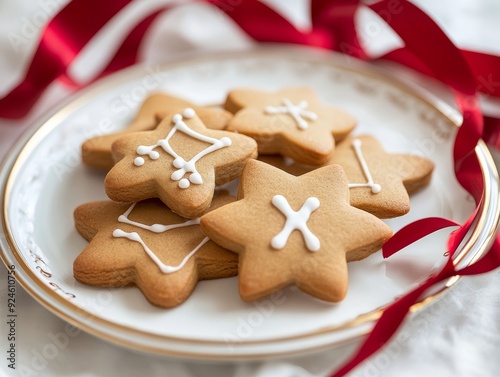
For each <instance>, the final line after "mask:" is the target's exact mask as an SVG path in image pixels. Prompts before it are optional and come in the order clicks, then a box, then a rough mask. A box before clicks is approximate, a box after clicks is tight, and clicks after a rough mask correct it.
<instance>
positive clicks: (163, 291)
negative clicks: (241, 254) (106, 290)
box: [73, 194, 238, 308]
mask: <svg viewBox="0 0 500 377" xmlns="http://www.w3.org/2000/svg"><path fill="white" fill-rule="evenodd" d="M232 200H233V199H232V198H231V197H230V196H229V195H226V194H219V195H217V196H216V197H215V198H214V201H213V204H212V207H211V209H213V208H217V207H220V206H222V205H224V204H227V203H230V202H231V201H232ZM74 218H75V225H76V229H77V230H78V232H79V233H80V234H81V235H82V236H83V237H84V238H85V239H87V240H88V241H90V243H89V245H88V246H87V247H86V248H85V249H84V250H83V251H82V253H81V254H80V255H79V256H78V257H77V258H76V260H75V261H74V264H73V274H74V276H75V278H76V280H78V281H79V282H81V283H84V284H88V285H92V286H99V287H125V286H137V287H138V288H139V289H140V290H141V291H142V292H143V294H144V296H145V297H146V298H147V299H148V300H149V301H150V302H151V303H152V304H155V305H158V306H161V307H166V308H168V307H173V306H176V305H179V304H181V303H182V302H184V301H185V300H186V299H187V298H188V297H189V296H190V295H191V292H192V291H193V290H194V288H195V286H196V284H197V282H198V281H200V280H207V279H217V278H224V277H230V276H234V275H236V274H237V270H238V267H237V263H238V257H237V256H236V255H235V254H234V253H231V252H229V251H227V250H225V249H223V248H222V247H220V246H218V245H217V244H215V243H214V242H212V241H210V240H209V239H208V238H207V237H206V236H205V235H204V234H203V232H202V230H201V228H200V226H199V219H192V220H186V219H183V218H181V217H180V216H178V215H176V214H174V213H173V212H172V211H170V210H169V209H168V208H167V207H166V206H165V205H164V204H163V203H162V202H161V201H160V200H158V199H150V200H147V201H143V202H139V203H136V204H124V203H114V202H111V201H104V202H94V203H88V204H84V205H81V206H80V207H78V208H77V209H76V210H75V212H74Z"/></svg>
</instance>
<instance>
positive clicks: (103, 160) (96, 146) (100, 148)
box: [82, 93, 232, 170]
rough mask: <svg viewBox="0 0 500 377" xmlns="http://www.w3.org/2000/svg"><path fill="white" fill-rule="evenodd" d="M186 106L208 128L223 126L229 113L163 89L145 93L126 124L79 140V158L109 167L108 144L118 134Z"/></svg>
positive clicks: (154, 123)
mask: <svg viewBox="0 0 500 377" xmlns="http://www.w3.org/2000/svg"><path fill="white" fill-rule="evenodd" d="M186 107H190V108H193V109H194V110H195V111H196V112H197V114H198V116H199V117H200V118H201V120H203V122H204V123H205V125H206V126H207V127H208V128H211V129H214V130H223V129H225V127H226V125H227V123H228V121H229V119H231V116H232V115H231V113H229V112H227V111H225V110H223V109H217V108H210V107H200V106H194V105H193V104H191V103H190V102H188V101H185V100H183V99H180V98H177V97H174V96H171V95H168V94H162V93H155V94H151V95H150V96H148V97H147V98H146V99H145V100H144V102H143V103H142V105H141V107H140V109H139V111H138V112H137V114H136V116H135V118H134V120H133V121H132V123H130V124H129V125H128V126H127V127H126V128H124V129H123V130H121V131H118V132H114V133H111V134H104V135H99V136H95V137H92V138H90V139H88V140H87V141H85V142H84V143H83V144H82V160H83V162H84V163H85V164H86V165H88V166H92V167H94V168H97V169H103V170H109V169H111V168H112V167H113V165H114V163H115V161H114V160H113V156H112V155H111V145H112V144H113V142H114V141H116V139H118V138H119V137H121V136H123V135H126V134H128V133H131V132H138V131H147V130H152V129H154V128H155V127H156V126H157V125H158V123H159V121H158V118H160V119H161V118H162V116H164V115H165V114H166V113H168V112H170V111H172V110H173V111H182V109H185V108H186Z"/></svg>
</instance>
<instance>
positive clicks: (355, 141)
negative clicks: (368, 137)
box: [352, 139, 361, 147]
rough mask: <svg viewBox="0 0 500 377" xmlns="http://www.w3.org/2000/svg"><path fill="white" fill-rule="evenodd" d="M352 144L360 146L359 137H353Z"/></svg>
mask: <svg viewBox="0 0 500 377" xmlns="http://www.w3.org/2000/svg"><path fill="white" fill-rule="evenodd" d="M352 145H353V146H354V147H360V146H361V140H359V139H354V140H353V141H352Z"/></svg>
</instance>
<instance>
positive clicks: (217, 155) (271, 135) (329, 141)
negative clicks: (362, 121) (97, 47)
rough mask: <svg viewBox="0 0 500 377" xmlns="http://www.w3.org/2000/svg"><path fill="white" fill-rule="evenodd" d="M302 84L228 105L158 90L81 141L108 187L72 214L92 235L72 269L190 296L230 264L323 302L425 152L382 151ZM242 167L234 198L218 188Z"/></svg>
mask: <svg viewBox="0 0 500 377" xmlns="http://www.w3.org/2000/svg"><path fill="white" fill-rule="evenodd" d="M355 125H356V121H355V119H354V118H353V117H352V116H351V115H349V114H347V113H346V112H344V111H342V110H340V109H337V108H334V107H331V106H328V105H326V104H323V103H321V101H320V100H319V99H318V98H317V96H316V95H315V93H314V92H313V91H311V90H310V89H309V88H304V87H296V88H287V89H283V90H280V91H279V92H277V93H267V92H264V91H260V90H250V89H237V90H232V91H231V92H229V93H228V96H227V99H226V102H225V105H224V109H220V108H209V107H198V106H194V105H193V104H190V103H188V102H187V101H185V100H181V99H179V98H176V97H172V96H169V95H166V94H153V95H151V96H150V97H148V98H147V99H146V100H145V102H144V103H143V105H142V107H141V108H140V110H139V112H138V114H137V116H136V118H135V119H134V121H133V122H132V123H131V124H130V125H128V126H127V127H126V128H125V129H124V130H123V131H121V132H119V133H115V134H110V135H105V136H99V137H95V138H92V139H89V140H87V141H86V142H85V143H84V144H83V145H82V156H83V161H84V162H85V163H86V164H87V165H89V166H92V167H94V168H99V169H106V170H109V172H108V174H107V176H106V178H105V182H104V185H105V189H106V193H107V195H108V196H109V198H110V199H111V200H110V201H105V202H94V203H87V204H83V205H81V206H79V207H78V208H77V209H76V210H75V213H74V218H75V224H76V229H77V230H78V231H79V232H80V234H81V235H82V236H83V237H85V238H86V239H87V240H89V241H90V243H89V245H88V246H87V247H86V248H85V249H84V250H83V252H82V253H81V254H80V255H79V256H78V257H77V258H76V260H75V262H74V266H73V271H74V276H75V278H76V279H77V280H78V281H80V282H82V283H84V284H88V285H94V286H101V287H121V286H129V285H134V286H137V287H138V288H139V289H140V290H141V291H142V292H143V294H144V295H145V297H146V298H147V299H148V300H149V301H150V302H151V303H153V304H155V305H158V306H161V307H173V306H176V305H179V304H181V303H182V302H183V301H185V300H186V299H187V298H188V297H189V295H190V294H191V292H192V291H193V290H194V289H195V286H196V283H197V282H198V281H199V280H205V279H217V278H224V277H229V276H235V275H239V276H238V279H239V290H240V295H241V298H242V299H243V300H245V301H252V300H258V299H261V298H264V297H265V296H267V295H269V294H271V293H273V292H275V291H277V290H279V289H282V288H284V287H286V286H288V285H295V286H297V287H298V288H299V289H300V290H302V291H303V292H305V293H308V294H310V295H312V296H314V297H317V298H319V299H322V300H325V301H328V302H338V301H340V300H342V299H343V298H344V297H345V295H346V293H347V286H348V276H347V263H348V262H352V261H358V260H361V259H364V258H366V257H368V256H369V255H371V254H372V253H374V252H376V251H377V250H379V249H380V248H381V246H382V245H383V243H384V242H385V241H387V240H388V239H389V238H390V236H391V235H392V231H391V229H390V228H389V227H388V226H387V225H386V224H385V223H384V222H383V221H382V220H380V219H383V218H391V217H396V216H402V215H404V214H406V213H407V212H408V211H409V210H410V201H409V194H411V193H413V192H415V191H417V190H418V189H420V188H422V187H423V186H425V185H426V184H428V183H429V181H430V178H431V175H432V171H433V164H432V162H430V161H429V160H427V159H424V158H422V157H418V156H413V155H406V154H389V153H386V152H385V151H384V149H383V148H382V146H381V145H380V143H379V142H378V141H377V140H376V139H375V138H373V137H372V136H368V135H359V136H350V133H351V131H352V130H353V129H354V128H355ZM237 179H239V181H238V182H239V186H238V190H237V195H236V197H232V196H231V195H230V194H229V193H228V192H227V191H226V190H224V189H223V188H222V187H221V186H223V185H225V184H227V183H229V182H231V181H235V180H237Z"/></svg>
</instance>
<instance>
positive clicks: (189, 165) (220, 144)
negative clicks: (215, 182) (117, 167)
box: [134, 108, 232, 189]
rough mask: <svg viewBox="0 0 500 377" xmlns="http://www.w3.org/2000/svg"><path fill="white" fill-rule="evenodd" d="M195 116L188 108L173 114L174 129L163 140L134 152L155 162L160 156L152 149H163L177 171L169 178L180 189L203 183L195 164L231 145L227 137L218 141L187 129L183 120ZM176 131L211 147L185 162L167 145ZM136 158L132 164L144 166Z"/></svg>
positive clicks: (143, 146) (140, 147) (142, 146)
mask: <svg viewBox="0 0 500 377" xmlns="http://www.w3.org/2000/svg"><path fill="white" fill-rule="evenodd" d="M195 115H196V113H195V111H194V110H193V109H190V108H187V109H185V110H184V111H183V112H182V115H181V114H175V115H174V116H173V117H172V122H173V123H174V127H173V128H172V129H171V130H170V132H169V133H168V135H167V137H166V138H165V139H160V140H158V141H157V142H156V144H153V145H141V146H139V147H138V148H137V150H136V152H137V154H138V155H141V156H144V155H148V156H149V158H151V159H152V160H156V159H158V158H159V157H160V154H159V153H158V152H157V151H155V150H154V149H155V148H157V147H161V148H163V150H164V151H165V152H167V153H168V154H169V155H171V156H172V157H173V158H174V161H173V163H172V164H173V165H174V167H175V168H176V169H177V170H175V171H174V172H173V173H172V174H171V176H170V178H171V179H172V180H174V181H179V187H180V188H182V189H186V188H188V187H189V186H190V185H191V183H193V184H196V185H201V184H202V183H203V178H202V177H201V174H200V173H199V172H198V170H197V169H196V163H197V162H198V160H200V159H201V158H203V157H205V156H206V155H208V154H209V153H212V152H215V151H217V150H219V149H221V148H224V147H228V146H230V145H231V144H232V141H231V139H230V138H229V137H222V138H220V139H215V138H212V137H209V136H206V135H202V134H200V133H199V132H196V131H194V130H192V129H191V128H189V126H188V125H187V124H186V123H185V122H184V121H183V119H184V118H186V119H190V118H192V117H194V116H195ZM177 131H180V132H183V133H185V134H186V135H188V136H191V137H192V138H194V139H197V140H200V141H203V142H205V143H208V144H211V145H210V146H209V147H207V148H205V149H203V150H202V151H200V152H199V153H197V154H196V155H195V156H194V157H192V158H191V159H190V160H189V161H186V160H184V159H183V158H182V157H181V156H179V155H178V154H177V153H176V152H175V151H174V150H173V148H172V147H171V146H170V143H169V140H170V139H171V138H172V137H173V136H174V134H175V133H176V132H177ZM138 158H142V157H138ZM138 158H136V159H135V160H134V164H135V165H136V166H141V165H142V164H144V159H142V163H141V160H138ZM187 173H191V174H190V175H189V177H188V178H189V179H186V178H183V177H184V175H186V174H187Z"/></svg>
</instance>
